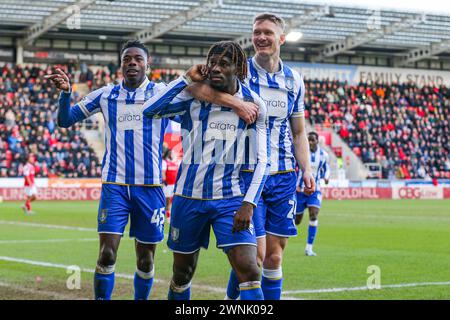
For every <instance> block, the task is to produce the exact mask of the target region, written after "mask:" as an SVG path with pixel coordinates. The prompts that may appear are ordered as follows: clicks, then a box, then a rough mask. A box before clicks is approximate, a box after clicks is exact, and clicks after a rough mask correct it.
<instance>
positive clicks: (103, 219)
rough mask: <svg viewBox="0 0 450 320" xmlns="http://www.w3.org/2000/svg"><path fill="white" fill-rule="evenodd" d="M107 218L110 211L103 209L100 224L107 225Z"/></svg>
mask: <svg viewBox="0 0 450 320" xmlns="http://www.w3.org/2000/svg"><path fill="white" fill-rule="evenodd" d="M107 216H108V209H102V210H101V211H100V217H99V222H100V223H102V224H103V223H105V222H106V217H107Z"/></svg>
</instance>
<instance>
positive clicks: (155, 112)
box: [144, 65, 204, 118]
mask: <svg viewBox="0 0 450 320" xmlns="http://www.w3.org/2000/svg"><path fill="white" fill-rule="evenodd" d="M202 68H203V65H195V66H193V67H191V68H190V69H189V70H188V71H187V72H186V73H185V74H184V75H182V76H181V77H179V78H178V79H176V80H174V81H172V82H170V83H169V84H168V85H167V86H166V87H164V88H163V89H162V90H161V91H159V92H158V93H157V94H155V95H154V96H153V97H152V98H151V99H149V100H147V101H146V102H145V103H144V115H145V116H146V117H154V118H168V117H174V116H176V115H179V114H183V113H184V112H185V111H186V110H187V108H189V106H190V104H191V103H192V101H193V100H194V98H193V97H191V96H190V95H189V93H188V92H186V91H183V90H184V89H185V88H186V87H187V86H188V85H190V84H192V83H193V82H198V81H202V80H203V79H204V76H203V73H204V70H203V69H202Z"/></svg>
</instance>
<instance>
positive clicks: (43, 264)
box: [0, 256, 298, 300]
mask: <svg viewBox="0 0 450 320" xmlns="http://www.w3.org/2000/svg"><path fill="white" fill-rule="evenodd" d="M0 260H3V261H9V262H18V263H24V264H31V265H34V266H40V267H52V268H60V269H67V268H68V267H70V266H69V265H65V264H59V263H51V262H43V261H34V260H28V259H18V258H12V257H5V256H0ZM80 270H81V271H83V272H88V273H95V270H94V269H89V268H80ZM116 277H118V278H123V279H134V275H131V274H125V273H116ZM154 282H156V283H165V284H169V281H167V280H161V279H154ZM192 288H196V289H200V290H206V291H211V292H216V293H222V294H224V295H225V293H226V290H225V289H223V288H218V287H213V286H208V285H201V284H200V285H199V284H193V285H192ZM285 298H287V299H290V300H298V298H295V297H289V296H286V297H285Z"/></svg>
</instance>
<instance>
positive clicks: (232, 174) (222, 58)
mask: <svg viewBox="0 0 450 320" xmlns="http://www.w3.org/2000/svg"><path fill="white" fill-rule="evenodd" d="M193 68H194V69H196V70H198V74H202V77H195V78H196V79H192V78H191V77H190V76H188V75H187V74H186V75H184V76H182V77H180V78H179V79H177V80H175V81H173V82H171V83H170V84H169V85H168V86H167V87H166V89H165V90H163V91H161V92H159V93H158V94H157V95H155V96H154V97H153V98H151V99H150V100H149V101H147V102H146V103H145V105H144V108H145V110H144V115H145V116H148V117H153V118H159V117H163V118H164V117H170V116H174V115H179V116H180V118H181V128H182V143H183V160H182V163H181V165H180V169H179V172H178V177H177V182H176V185H175V192H174V199H173V205H172V218H171V222H170V235H169V239H168V246H169V248H170V249H171V250H172V251H173V254H174V261H173V276H172V281H171V284H170V288H169V294H168V297H169V299H174V300H175V299H176V300H185V299H189V298H190V287H191V280H192V277H193V275H194V272H195V269H196V266H197V261H198V257H199V253H200V248H201V247H203V248H205V249H207V248H208V244H209V233H210V228H211V227H212V228H213V230H214V233H215V236H216V239H217V243H216V245H217V247H218V248H220V249H222V250H223V251H224V252H225V253H226V254H227V257H228V259H229V261H230V264H231V266H232V268H233V270H234V271H235V272H236V275H237V278H238V280H239V287H240V289H241V299H242V300H257V299H262V298H263V295H262V290H261V283H260V270H259V268H258V265H257V262H256V238H255V234H254V228H253V223H252V215H253V209H254V208H255V207H256V204H257V203H258V200H259V197H260V195H261V190H262V188H263V186H264V182H265V180H266V175H267V174H268V161H267V159H268V151H267V150H268V148H267V146H268V142H269V141H268V129H267V125H266V106H265V103H264V102H263V101H262V100H261V98H259V97H258V95H257V94H255V93H254V92H252V91H251V90H250V89H249V88H248V87H246V86H245V84H244V83H243V81H244V79H245V77H246V74H247V60H246V56H245V53H244V52H243V50H242V48H241V47H240V46H239V45H238V44H237V43H235V42H231V41H224V42H218V43H216V44H214V45H213V46H212V47H211V49H210V50H209V52H208V55H207V64H206V66H200V65H197V66H195V67H193ZM188 74H190V75H191V74H193V72H192V68H191V69H190V71H188ZM198 78H203V79H198ZM200 80H205V81H207V82H208V83H209V85H210V86H211V87H212V88H214V89H215V90H218V91H221V92H226V93H228V94H230V95H233V96H234V97H237V98H238V99H241V100H245V101H252V102H254V103H255V104H257V105H258V107H259V115H258V118H257V120H256V122H255V123H254V124H252V125H247V124H246V122H245V121H244V120H242V119H240V118H239V116H238V114H237V113H236V112H234V111H233V109H231V108H227V107H224V106H223V105H220V104H214V103H212V104H209V103H207V102H204V101H201V100H197V99H194V98H193V97H192V96H191V95H190V94H189V93H188V92H187V90H184V89H185V88H186V87H187V86H188V85H189V84H190V83H192V81H200ZM248 139H250V141H251V144H252V145H253V146H254V147H255V148H256V150H257V153H255V158H254V159H251V160H250V161H251V162H253V164H254V165H255V170H254V172H253V176H252V178H251V182H250V184H249V187H248V188H244V186H243V185H241V183H240V179H239V178H240V177H239V175H240V169H241V163H242V159H243V157H244V156H245V141H246V140H248Z"/></svg>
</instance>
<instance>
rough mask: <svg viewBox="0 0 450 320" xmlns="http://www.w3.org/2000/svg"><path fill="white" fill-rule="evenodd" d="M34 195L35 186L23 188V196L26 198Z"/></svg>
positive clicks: (35, 192)
mask: <svg viewBox="0 0 450 320" xmlns="http://www.w3.org/2000/svg"><path fill="white" fill-rule="evenodd" d="M36 194H37V189H36V186H32V187H25V195H26V196H27V197H31V196H32V195H36Z"/></svg>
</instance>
